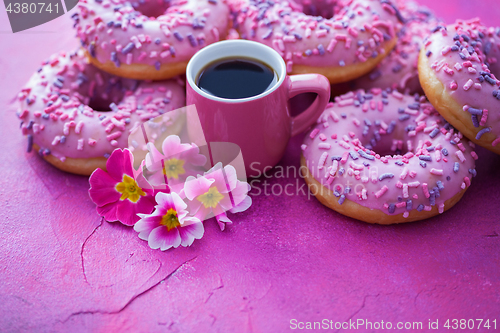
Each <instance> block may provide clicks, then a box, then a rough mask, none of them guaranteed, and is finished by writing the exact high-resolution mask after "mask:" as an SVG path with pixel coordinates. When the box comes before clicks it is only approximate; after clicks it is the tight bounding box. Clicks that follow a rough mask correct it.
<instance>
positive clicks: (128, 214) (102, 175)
mask: <svg viewBox="0 0 500 333" xmlns="http://www.w3.org/2000/svg"><path fill="white" fill-rule="evenodd" d="M133 163H134V156H133V155H132V153H131V152H130V151H129V150H128V149H124V150H121V149H115V150H114V151H113V153H112V154H111V156H110V157H109V158H108V161H107V162H106V169H107V172H106V171H103V170H101V169H96V170H95V171H94V172H93V173H92V175H90V179H89V182H90V189H89V195H90V198H91V199H92V201H93V202H94V203H95V204H96V205H97V213H98V214H99V215H101V216H103V217H104V218H105V219H106V220H108V221H120V222H121V223H123V224H125V225H133V224H134V223H135V222H137V221H138V220H139V217H138V216H137V213H146V214H147V213H151V212H152V211H153V208H154V204H155V201H154V195H153V189H152V188H151V186H150V185H149V184H148V182H147V181H146V179H144V176H143V175H142V165H141V167H140V168H139V171H136V170H134V168H133Z"/></svg>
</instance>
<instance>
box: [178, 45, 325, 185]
mask: <svg viewBox="0 0 500 333" xmlns="http://www.w3.org/2000/svg"><path fill="white" fill-rule="evenodd" d="M229 57H244V58H253V59H256V60H259V61H261V62H263V63H265V64H267V65H268V66H270V67H271V68H272V69H274V71H275V72H276V73H277V76H278V82H277V83H276V84H275V85H274V86H272V87H270V88H269V89H267V90H266V91H264V92H263V93H261V94H259V95H255V96H252V97H247V98H239V99H228V98H221V97H217V96H214V95H210V94H208V93H206V92H204V91H202V90H201V89H200V88H199V87H198V86H197V85H196V80H197V77H198V75H199V74H200V72H201V71H202V69H204V68H205V66H207V65H208V64H210V63H212V62H214V61H216V60H218V59H223V58H229ZM186 78H187V85H186V89H187V92H186V101H187V105H188V106H189V105H192V104H194V105H195V106H196V110H197V112H198V116H199V119H200V122H201V126H202V129H203V134H204V135H205V139H206V142H232V143H235V144H237V145H238V146H239V147H240V148H241V153H242V156H243V159H244V161H245V169H246V173H247V175H248V176H259V175H260V174H261V172H262V171H263V170H265V169H266V168H269V167H272V166H274V165H276V164H277V163H278V162H279V161H280V159H281V158H282V157H283V154H284V153H285V149H286V146H287V143H288V141H289V139H290V137H292V136H294V135H297V134H299V133H301V132H302V131H304V130H306V129H307V128H308V127H309V126H311V125H312V124H313V123H315V121H316V119H317V118H318V117H319V116H320V114H321V113H322V112H323V110H324V109H325V107H326V104H327V103H328V101H329V99H330V83H329V82H328V79H327V78H326V77H324V76H323V75H320V74H302V75H287V74H286V66H285V62H284V61H283V58H282V57H281V56H280V55H279V54H278V53H277V52H276V51H275V50H273V49H272V48H270V47H268V46H266V45H264V44H260V43H257V42H252V41H248V40H241V39H237V40H226V41H221V42H218V43H214V44H211V45H209V46H207V47H205V48H203V49H202V50H200V51H198V52H197V53H196V54H195V55H194V56H193V57H192V58H191V60H190V61H189V63H188V65H187V69H186ZM308 92H312V93H316V94H317V95H318V96H317V97H316V100H315V101H314V102H313V103H312V104H311V105H310V106H309V107H307V108H306V109H305V110H304V111H303V112H301V113H300V114H298V115H297V116H295V117H292V116H291V115H290V105H289V100H290V98H292V97H294V96H296V95H298V94H302V93H308ZM188 131H189V123H188Z"/></svg>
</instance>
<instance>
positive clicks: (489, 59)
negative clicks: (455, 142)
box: [418, 19, 500, 154]
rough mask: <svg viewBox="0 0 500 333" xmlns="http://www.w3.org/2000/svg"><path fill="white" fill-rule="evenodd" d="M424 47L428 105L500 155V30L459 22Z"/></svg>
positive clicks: (421, 69) (423, 79) (420, 66)
mask: <svg viewBox="0 0 500 333" xmlns="http://www.w3.org/2000/svg"><path fill="white" fill-rule="evenodd" d="M424 45H425V46H424V47H423V48H422V50H421V51H420V57H419V63H418V71H419V78H420V83H421V85H422V88H423V89H424V91H425V94H426V95H427V97H428V98H429V101H430V102H431V103H432V104H433V105H434V106H435V108H436V109H437V110H438V111H439V113H441V115H442V116H443V117H444V118H445V119H446V120H448V121H449V122H450V124H452V125H453V126H454V127H455V128H457V129H458V130H460V131H461V132H462V133H463V134H464V135H465V136H467V137H468V138H469V139H470V140H471V141H473V142H475V143H476V144H478V145H480V146H482V147H485V148H487V149H489V150H491V151H493V152H495V153H497V154H500V117H499V110H500V80H498V77H500V28H488V27H485V26H483V25H481V22H480V20H479V19H472V20H469V21H463V20H458V21H457V22H456V23H455V24H452V25H449V26H447V27H444V26H439V27H438V28H437V29H435V30H434V32H433V33H432V34H431V35H430V36H429V38H428V39H427V40H426V41H425V44H424Z"/></svg>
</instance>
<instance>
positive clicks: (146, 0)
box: [132, 0, 170, 18]
mask: <svg viewBox="0 0 500 333" xmlns="http://www.w3.org/2000/svg"><path fill="white" fill-rule="evenodd" d="M132 7H134V9H135V10H136V11H138V12H139V13H141V14H142V15H145V16H147V17H154V18H157V17H158V16H161V15H163V14H165V11H166V10H167V8H168V7H170V1H167V0H139V1H136V2H132Z"/></svg>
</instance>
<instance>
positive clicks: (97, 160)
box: [33, 143, 107, 176]
mask: <svg viewBox="0 0 500 333" xmlns="http://www.w3.org/2000/svg"><path fill="white" fill-rule="evenodd" d="M39 149H40V147H39V146H38V145H37V144H36V143H34V144H33V150H35V151H38V150H39ZM42 157H43V159H44V160H45V161H47V162H48V163H50V164H52V165H53V166H54V167H56V168H57V169H59V170H62V171H65V172H69V173H73V174H76V175H81V176H90V175H91V174H92V172H94V170H95V169H97V168H101V169H103V170H106V161H107V159H106V158H105V157H91V158H71V157H66V159H65V160H64V162H63V161H61V160H60V159H58V158H57V157H55V156H54V155H46V156H42Z"/></svg>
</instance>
